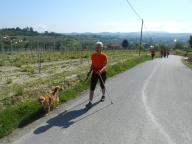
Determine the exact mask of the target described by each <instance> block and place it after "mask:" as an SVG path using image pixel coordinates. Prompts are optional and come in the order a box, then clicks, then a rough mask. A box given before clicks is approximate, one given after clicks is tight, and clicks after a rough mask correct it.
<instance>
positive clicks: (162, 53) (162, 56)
mask: <svg viewBox="0 0 192 144" xmlns="http://www.w3.org/2000/svg"><path fill="white" fill-rule="evenodd" d="M160 53H161V58H162V57H163V49H161V52H160Z"/></svg>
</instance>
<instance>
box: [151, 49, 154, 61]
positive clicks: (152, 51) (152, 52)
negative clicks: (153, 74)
mask: <svg viewBox="0 0 192 144" xmlns="http://www.w3.org/2000/svg"><path fill="white" fill-rule="evenodd" d="M154 57H155V49H151V58H152V60H153V59H154Z"/></svg>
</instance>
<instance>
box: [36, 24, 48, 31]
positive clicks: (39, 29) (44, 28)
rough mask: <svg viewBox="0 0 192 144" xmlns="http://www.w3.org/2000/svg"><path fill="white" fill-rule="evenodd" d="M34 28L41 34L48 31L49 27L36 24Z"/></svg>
mask: <svg viewBox="0 0 192 144" xmlns="http://www.w3.org/2000/svg"><path fill="white" fill-rule="evenodd" d="M33 28H34V29H35V30H37V31H39V32H44V31H48V26H47V25H45V24H36V25H34V26H33Z"/></svg>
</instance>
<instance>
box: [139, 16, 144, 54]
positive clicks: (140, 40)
mask: <svg viewBox="0 0 192 144" xmlns="http://www.w3.org/2000/svg"><path fill="white" fill-rule="evenodd" d="M142 36H143V19H142V24H141V36H140V46H139V56H140V53H141V44H142Z"/></svg>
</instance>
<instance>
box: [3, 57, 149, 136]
mask: <svg viewBox="0 0 192 144" xmlns="http://www.w3.org/2000/svg"><path fill="white" fill-rule="evenodd" d="M149 59H150V57H149V56H146V55H142V56H140V57H139V56H135V57H133V58H131V59H129V60H126V61H123V62H121V63H117V64H115V65H112V66H110V67H109V68H108V77H111V76H114V75H116V74H118V73H121V72H123V71H126V70H128V69H130V68H132V67H134V66H135V65H137V64H139V63H142V62H144V61H146V60H149ZM79 77H80V78H79V82H78V83H76V84H75V85H74V86H73V87H71V88H69V89H67V90H65V91H63V92H61V93H60V101H61V103H63V102H66V101H68V100H70V99H72V98H74V97H76V96H78V95H79V94H80V93H81V92H83V91H85V90H87V89H88V88H89V83H86V82H83V78H84V76H79ZM18 94H21V93H20V89H19V88H18ZM42 115H43V110H42V107H41V105H40V104H39V103H38V101H37V100H33V101H25V102H22V103H19V104H17V105H14V106H9V107H7V108H5V109H4V110H1V111H0V138H2V137H4V136H6V135H8V134H10V133H11V132H12V131H13V130H15V129H16V128H18V127H23V126H25V125H27V124H29V123H31V122H33V121H34V120H36V119H38V118H40V117H41V116H42Z"/></svg>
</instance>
